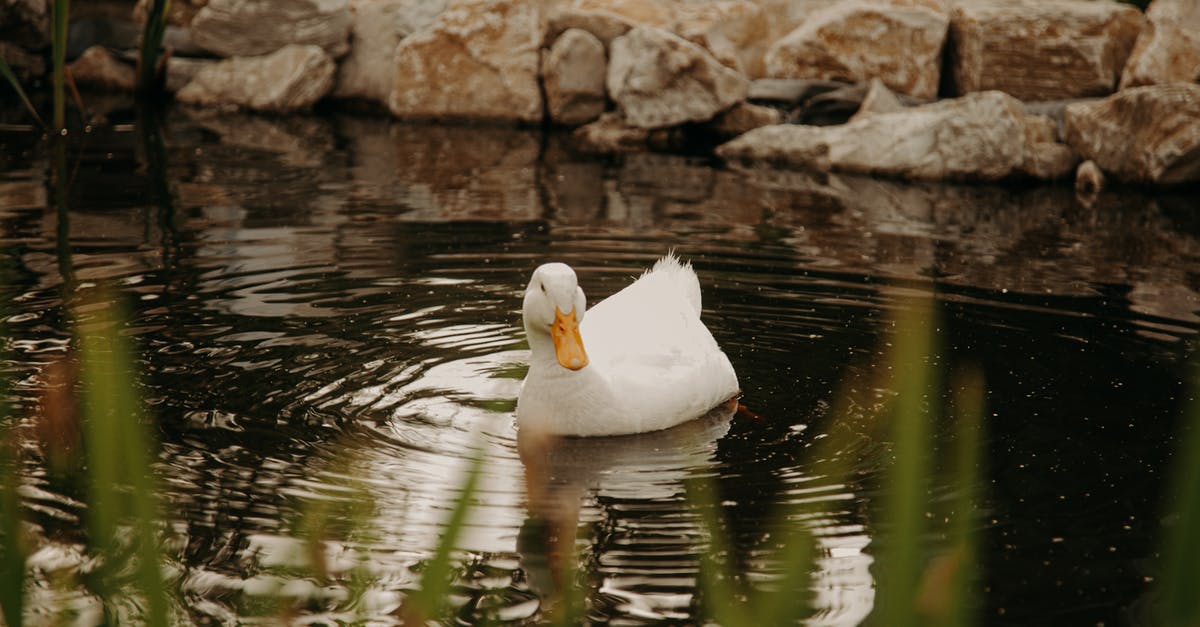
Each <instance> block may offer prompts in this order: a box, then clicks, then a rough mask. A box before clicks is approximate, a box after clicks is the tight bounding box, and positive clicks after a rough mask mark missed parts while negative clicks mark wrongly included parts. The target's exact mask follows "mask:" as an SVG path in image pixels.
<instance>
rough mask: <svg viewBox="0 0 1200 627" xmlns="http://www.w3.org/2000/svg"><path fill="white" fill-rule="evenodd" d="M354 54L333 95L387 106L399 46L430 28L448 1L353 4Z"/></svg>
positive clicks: (341, 69) (342, 66)
mask: <svg viewBox="0 0 1200 627" xmlns="http://www.w3.org/2000/svg"><path fill="white" fill-rule="evenodd" d="M350 8H351V14H352V15H353V17H354V21H353V26H352V28H351V37H350V52H349V53H348V54H347V55H346V56H345V57H343V58H342V60H341V63H339V64H338V74H337V84H336V85H335V86H334V90H333V95H334V96H337V97H339V98H361V99H364V100H372V101H375V102H379V103H382V104H384V105H387V102H388V97H389V96H390V95H391V93H392V84H393V82H394V80H395V74H396V66H395V57H396V46H397V45H398V44H399V43H400V41H401V40H402V39H404V38H405V37H407V36H409V35H411V34H413V33H415V32H417V31H420V30H423V29H425V28H428V27H430V26H431V25H432V24H433V23H434V21H436V20H437V17H438V16H439V15H441V13H442V11H444V10H445V9H446V0H350Z"/></svg>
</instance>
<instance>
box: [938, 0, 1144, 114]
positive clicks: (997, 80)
mask: <svg viewBox="0 0 1200 627" xmlns="http://www.w3.org/2000/svg"><path fill="white" fill-rule="evenodd" d="M1143 22H1144V20H1143V18H1142V15H1141V13H1139V12H1138V10H1137V9H1135V8H1133V7H1131V6H1129V5H1127V4H1118V3H1116V2H1113V1H1111V0H967V1H964V2H962V3H960V4H958V5H957V6H956V7H955V8H954V10H953V11H952V13H951V18H950V42H949V44H948V46H947V50H948V54H949V55H950V62H949V67H950V72H951V79H952V82H953V85H954V87H953V89H954V92H955V93H956V94H965V93H970V92H973V91H983V90H988V89H998V90H1001V91H1004V92H1007V93H1009V94H1011V95H1013V96H1016V97H1017V98H1020V99H1021V100H1055V99H1062V98H1078V97H1082V96H1103V95H1107V94H1109V93H1112V91H1113V88H1114V87H1116V85H1117V78H1118V76H1119V74H1120V72H1121V68H1122V67H1123V66H1124V64H1125V60H1126V58H1127V57H1128V56H1129V51H1130V49H1131V48H1132V47H1133V42H1134V40H1136V39H1137V36H1138V33H1139V32H1140V31H1141V29H1142V25H1143Z"/></svg>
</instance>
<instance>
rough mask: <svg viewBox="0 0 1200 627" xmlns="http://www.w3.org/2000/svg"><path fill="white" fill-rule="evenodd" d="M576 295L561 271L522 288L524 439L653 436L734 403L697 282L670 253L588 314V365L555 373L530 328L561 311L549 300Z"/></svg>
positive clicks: (520, 418)
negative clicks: (526, 348) (529, 434)
mask: <svg viewBox="0 0 1200 627" xmlns="http://www.w3.org/2000/svg"><path fill="white" fill-rule="evenodd" d="M567 273H569V277H568V276H566V274H567ZM539 281H540V282H542V283H539ZM543 283H544V284H546V285H554V286H559V285H561V287H560V288H558V289H556V290H551V292H550V296H549V297H547V298H543V297H546V296H547V292H546V290H535V284H536V285H541V284H543ZM567 283H569V284H570V285H569V287H568V286H567V285H565V284H567ZM576 289H577V288H576V287H575V277H574V271H572V270H570V269H569V268H568V267H567V266H565V265H562V264H551V265H547V266H542V267H541V268H538V270H537V271H535V272H534V279H533V280H531V281H530V288H529V290H527V292H526V299H525V308H524V317H525V326H526V331H527V333H528V335H529V338H530V348H531V353H532V354H531V357H530V368H529V374H528V375H527V376H526V378H525V383H524V385H523V386H522V390H521V395H520V398H519V399H518V403H517V422H518V426H519V427H520V428H521V429H522V430H524V429H536V430H539V431H543V432H546V433H551V434H556V435H573V436H594V435H618V434H628V433H642V432H646V431H657V430H659V429H666V428H668V427H672V426H675V425H677V424H680V423H682V422H686V421H688V420H691V419H694V418H697V417H700V416H702V415H704V414H705V413H706V412H708V410H710V409H712V408H713V407H716V406H717V405H719V404H721V403H723V402H725V401H727V400H729V399H731V398H733V397H735V396H737V394H738V382H737V375H736V374H735V373H734V371H733V366H732V365H731V364H730V363H729V358H728V357H726V356H725V353H724V352H722V351H721V349H720V347H719V346H717V342H716V340H714V339H713V337H712V334H711V333H709V331H708V329H707V328H706V327H705V326H704V323H703V322H701V321H700V281H699V279H697V278H696V273H695V271H694V270H692V267H691V264H685V263H682V262H680V261H679V259H678V258H676V257H675V256H674V255H673V254H668V255H667V256H665V257H663V258H662V259H660V260H659V261H658V263H656V264H655V265H654V267H653V268H652V269H651V270H649V271H648V272H646V273H645V274H643V275H642V276H641V277H640V278H638V279H637V280H636V281H634V282H633V283H632V284H630V285H629V286H627V287H625V288H624V289H622V290H621V291H620V292H617V293H616V294H614V295H612V296H610V297H609V298H607V299H605V300H604V301H603V302H601V303H599V304H597V305H596V306H595V307H594V308H592V309H590V310H588V311H587V312H586V314H585V315H584V316H583V322H582V323H581V324H580V332H581V334H582V337H583V345H584V348H585V350H586V351H587V355H588V362H589V363H588V365H587V366H585V367H584V368H583V369H581V370H579V371H571V370H568V369H566V368H563V367H562V366H561V365H559V364H558V362H557V360H556V359H555V355H554V350H553V346H552V345H550V343H549V342H548V341H545V340H547V339H548V333H549V332H548V329H547V330H546V331H545V334H546V337H545V338H543V337H541V334H542V333H543V331H542V329H541V326H542V324H541V323H540V322H538V321H540V320H545V319H546V315H545V314H544V313H543V308H548V310H549V311H550V312H553V307H554V306H559V307H560V308H561V309H562V310H563V311H567V310H568V309H569V307H570V304H569V303H564V304H561V305H560V304H557V303H553V304H552V303H551V302H550V301H551V300H554V294H555V293H558V292H561V293H562V294H568V293H572V294H573V293H574V291H575V290H576ZM565 298H566V296H563V297H561V298H560V300H562V299H565ZM551 315H552V314H551Z"/></svg>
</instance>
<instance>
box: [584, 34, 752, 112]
mask: <svg viewBox="0 0 1200 627" xmlns="http://www.w3.org/2000/svg"><path fill="white" fill-rule="evenodd" d="M607 85H608V94H609V96H610V97H611V98H612V99H613V100H614V101H615V102H616V103H617V108H618V110H619V111H620V112H621V115H622V116H623V117H624V119H625V121H626V122H628V123H629V124H631V125H633V126H638V127H641V128H662V127H666V126H674V125H677V124H682V123H684V122H703V121H705V120H708V119H711V118H712V117H713V116H714V115H716V114H717V113H720V112H721V111H723V110H725V109H728V108H729V107H731V106H733V105H734V103H737V102H740V101H741V100H742V99H744V98H745V96H746V90H747V88H748V87H749V81H748V80H747V79H746V77H745V76H743V75H742V74H740V73H738V72H736V71H734V70H731V69H729V68H727V67H725V66H724V65H721V64H720V63H719V62H718V61H717V60H716V59H714V58H713V57H712V55H710V54H709V53H708V52H707V51H705V50H704V49H703V48H701V47H699V46H697V45H696V44H694V43H692V42H690V41H687V40H685V39H681V38H680V37H677V36H675V35H672V34H670V33H668V32H666V31H662V30H659V29H657V28H651V27H648V26H638V27H636V28H634V29H633V30H631V31H629V32H628V33H626V34H624V35H622V36H620V37H618V38H616V39H614V40H613V42H612V47H611V50H610V51H609V63H608V78H607Z"/></svg>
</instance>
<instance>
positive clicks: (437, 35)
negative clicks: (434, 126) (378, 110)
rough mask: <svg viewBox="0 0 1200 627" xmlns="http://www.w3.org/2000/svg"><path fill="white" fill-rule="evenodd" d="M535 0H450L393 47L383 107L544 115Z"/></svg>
mask: <svg viewBox="0 0 1200 627" xmlns="http://www.w3.org/2000/svg"><path fill="white" fill-rule="evenodd" d="M540 6H541V5H540V2H538V1H537V0H495V1H488V0H454V1H453V2H451V3H450V5H449V6H448V7H447V8H446V11H445V12H444V13H442V14H441V15H440V16H439V17H438V20H437V21H436V22H434V24H433V26H431V27H430V28H428V29H426V30H423V31H421V32H419V33H415V34H413V35H410V36H409V37H406V38H405V39H404V40H403V41H401V42H400V45H399V46H398V47H397V48H396V60H395V70H394V72H395V73H394V76H395V83H394V84H393V87H392V93H391V96H390V97H389V98H388V107H389V108H390V109H391V111H392V113H393V114H394V115H396V116H398V117H401V118H418V119H429V118H462V119H477V120H497V121H515V122H537V121H540V120H541V119H542V94H541V89H540V88H539V86H538V60H539V56H540V54H539V50H540V47H541V39H542V24H541V12H540Z"/></svg>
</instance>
